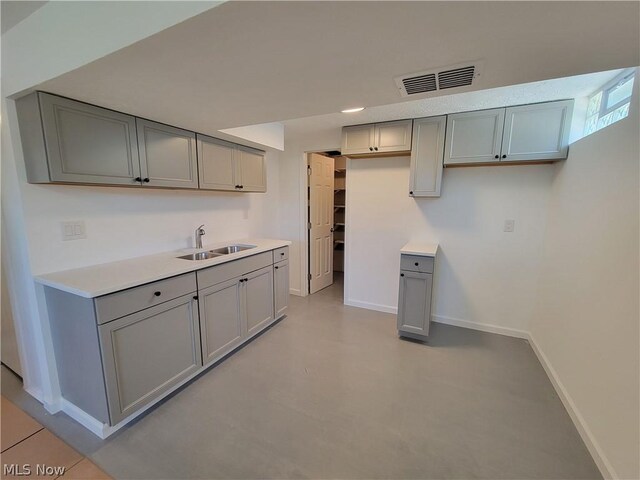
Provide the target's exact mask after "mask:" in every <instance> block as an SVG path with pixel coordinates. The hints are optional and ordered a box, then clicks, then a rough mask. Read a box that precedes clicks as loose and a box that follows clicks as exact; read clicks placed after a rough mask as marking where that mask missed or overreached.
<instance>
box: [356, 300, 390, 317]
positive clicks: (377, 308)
mask: <svg viewBox="0 0 640 480" xmlns="http://www.w3.org/2000/svg"><path fill="white" fill-rule="evenodd" d="M344 304H345V305H349V306H350V307H359V308H366V309H367V310H375V311H376V312H384V313H393V314H397V313H398V308H397V307H393V306H391V305H380V304H378V303H369V302H361V301H360V300H352V299H345V301H344Z"/></svg>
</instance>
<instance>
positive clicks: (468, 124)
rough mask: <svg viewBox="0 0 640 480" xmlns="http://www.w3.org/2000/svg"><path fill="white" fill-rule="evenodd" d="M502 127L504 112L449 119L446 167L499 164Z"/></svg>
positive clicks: (499, 109) (463, 114)
mask: <svg viewBox="0 0 640 480" xmlns="http://www.w3.org/2000/svg"><path fill="white" fill-rule="evenodd" d="M503 126H504V108H496V109H493V110H482V111H479V112H467V113H455V114H453V115H449V116H448V119H447V138H446V142H445V151H444V164H445V165H452V164H456V163H492V162H498V161H499V158H500V146H501V144H502V130H503Z"/></svg>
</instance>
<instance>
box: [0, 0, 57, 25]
mask: <svg viewBox="0 0 640 480" xmlns="http://www.w3.org/2000/svg"><path fill="white" fill-rule="evenodd" d="M45 3H47V2H46V1H45V2H36V1H25V0H22V1H10V0H9V1H7V0H2V2H0V14H1V16H2V22H1V23H2V33H4V32H6V31H8V30H10V29H12V28H13V27H15V26H16V25H17V24H18V23H20V22H21V21H22V20H24V19H25V18H27V17H28V16H29V15H31V14H32V13H33V12H35V11H36V10H38V9H39V8H40V7H44V4H45Z"/></svg>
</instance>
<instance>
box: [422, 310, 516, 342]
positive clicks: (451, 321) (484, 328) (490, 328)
mask: <svg viewBox="0 0 640 480" xmlns="http://www.w3.org/2000/svg"><path fill="white" fill-rule="evenodd" d="M431 320H432V321H434V322H436V323H444V324H446V325H453V326H455V327H463V328H469V329H471V330H479V331H481V332H489V333H497V334H498V335H506V336H507V337H516V338H526V339H527V340H528V339H529V332H527V331H525V330H518V329H517V328H510V327H501V326H500V325H492V324H490V323H478V322H470V321H469V320H460V319H459V318H452V317H445V316H444V315H431Z"/></svg>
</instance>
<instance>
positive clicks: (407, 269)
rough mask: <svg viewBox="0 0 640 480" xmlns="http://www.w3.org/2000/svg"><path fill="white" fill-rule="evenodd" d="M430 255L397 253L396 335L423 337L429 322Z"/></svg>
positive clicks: (431, 277) (424, 337) (426, 334)
mask: <svg viewBox="0 0 640 480" xmlns="http://www.w3.org/2000/svg"><path fill="white" fill-rule="evenodd" d="M433 265H434V259H433V258H432V257H422V256H417V255H401V257H400V291H399V294H398V334H399V335H400V336H404V337H409V338H415V339H419V340H426V339H427V337H428V335H429V325H430V323H431V293H432V287H433V270H434V269H433Z"/></svg>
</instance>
